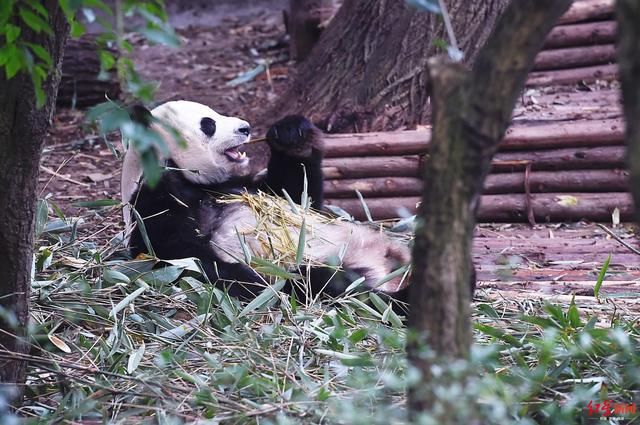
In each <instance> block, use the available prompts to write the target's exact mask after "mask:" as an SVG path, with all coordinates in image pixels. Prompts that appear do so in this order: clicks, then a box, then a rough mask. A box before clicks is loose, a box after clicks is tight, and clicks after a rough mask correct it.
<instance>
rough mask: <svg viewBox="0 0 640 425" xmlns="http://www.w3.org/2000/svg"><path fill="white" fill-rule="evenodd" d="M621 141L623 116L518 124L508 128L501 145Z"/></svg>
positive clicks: (530, 146) (580, 144) (551, 145)
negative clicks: (619, 117)
mask: <svg viewBox="0 0 640 425" xmlns="http://www.w3.org/2000/svg"><path fill="white" fill-rule="evenodd" d="M622 144H624V121H623V120H622V119H608V120H589V121H572V122H566V123H544V124H538V125H517V126H513V127H511V128H509V129H508V130H507V133H506V134H505V139H504V141H503V142H502V143H501V144H500V149H505V150H512V149H527V150H529V149H549V148H560V147H564V148H568V147H584V146H605V145H606V146H612V145H622Z"/></svg>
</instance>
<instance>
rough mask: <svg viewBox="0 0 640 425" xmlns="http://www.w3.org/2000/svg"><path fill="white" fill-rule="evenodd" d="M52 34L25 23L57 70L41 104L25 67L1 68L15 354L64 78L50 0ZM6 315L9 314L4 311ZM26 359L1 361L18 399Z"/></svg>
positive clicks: (2, 267) (55, 10) (6, 326)
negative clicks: (39, 192) (43, 165)
mask: <svg viewBox="0 0 640 425" xmlns="http://www.w3.org/2000/svg"><path fill="white" fill-rule="evenodd" d="M43 4H44V7H46V9H47V10H48V12H49V23H50V25H51V28H52V30H53V35H51V36H48V35H46V34H45V33H44V32H42V33H40V34H35V33H33V32H32V31H30V30H29V29H28V28H27V27H25V26H24V25H23V26H22V34H23V35H22V37H24V39H25V40H26V41H29V42H31V43H35V44H38V45H40V46H42V47H44V48H45V49H46V50H47V51H48V52H49V54H50V55H51V57H52V59H53V69H52V71H51V72H50V75H49V77H48V78H47V79H46V81H44V83H43V89H44V91H45V93H46V95H47V99H46V103H45V105H44V106H43V107H41V108H39V109H38V108H37V107H36V97H35V94H34V89H33V84H32V82H31V77H30V76H29V75H28V74H26V73H24V72H21V73H19V74H18V75H16V76H15V77H13V78H12V79H11V80H7V79H6V77H5V73H4V72H0V187H1V188H2V190H0V205H2V208H0V307H1V308H2V309H3V310H4V311H5V312H6V313H8V314H9V315H11V316H14V318H15V319H16V322H17V326H14V325H12V324H11V323H8V322H7V321H5V320H2V319H0V330H1V332H0V347H1V349H2V350H6V351H11V352H14V353H27V352H28V351H29V346H28V340H27V339H28V335H27V324H28V321H29V289H30V284H31V265H32V260H33V236H34V217H35V206H36V184H37V181H38V169H39V162H40V154H41V152H42V146H43V142H44V136H45V134H46V132H47V129H48V128H49V126H50V123H51V118H52V115H53V110H54V105H55V101H56V92H57V90H58V84H59V82H60V64H61V59H62V53H63V50H64V44H65V41H66V38H67V33H68V24H67V21H66V19H65V16H64V14H63V13H62V10H61V9H60V8H59V7H58V1H57V0H46V1H44V2H43ZM5 317H6V316H5ZM25 376H26V363H25V362H23V361H17V360H15V361H14V360H3V361H0V383H3V384H14V385H16V388H17V394H16V396H17V397H16V400H17V401H18V402H19V400H20V399H21V395H22V392H23V385H24V381H25Z"/></svg>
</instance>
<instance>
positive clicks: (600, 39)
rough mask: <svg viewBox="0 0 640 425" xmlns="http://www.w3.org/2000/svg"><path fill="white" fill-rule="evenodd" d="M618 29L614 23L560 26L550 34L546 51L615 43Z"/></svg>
mask: <svg viewBox="0 0 640 425" xmlns="http://www.w3.org/2000/svg"><path fill="white" fill-rule="evenodd" d="M616 28H617V26H616V23H615V22H614V21H600V22H586V23H582V24H573V25H558V26H557V27H555V28H554V29H553V30H551V32H550V33H549V36H548V37H547V40H546V41H545V43H544V49H558V48H561V47H576V46H590V45H594V44H609V43H614V42H615V41H616Z"/></svg>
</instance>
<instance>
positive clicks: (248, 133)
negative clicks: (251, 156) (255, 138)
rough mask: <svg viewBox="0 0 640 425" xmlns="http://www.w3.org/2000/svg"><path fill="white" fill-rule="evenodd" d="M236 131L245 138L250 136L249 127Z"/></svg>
mask: <svg viewBox="0 0 640 425" xmlns="http://www.w3.org/2000/svg"><path fill="white" fill-rule="evenodd" d="M236 131H237V132H238V133H240V134H244V135H245V136H248V135H250V134H251V127H249V126H248V125H245V126H242V127H240V128H238V129H237V130H236Z"/></svg>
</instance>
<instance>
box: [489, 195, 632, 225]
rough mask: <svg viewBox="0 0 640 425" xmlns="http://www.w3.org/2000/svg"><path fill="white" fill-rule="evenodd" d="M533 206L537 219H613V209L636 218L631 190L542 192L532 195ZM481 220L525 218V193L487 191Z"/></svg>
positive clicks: (555, 220)
mask: <svg viewBox="0 0 640 425" xmlns="http://www.w3.org/2000/svg"><path fill="white" fill-rule="evenodd" d="M531 207H532V210H533V214H534V217H535V218H536V220H537V221H538V222H545V221H547V222H557V221H567V220H569V221H577V220H581V219H585V220H592V221H608V222H610V221H611V214H612V213H613V211H614V209H616V208H618V209H619V211H620V218H621V219H622V220H624V221H629V220H631V219H633V211H634V206H633V200H632V199H631V195H630V194H629V193H619V192H618V193H607V194H606V195H603V194H599V193H573V194H558V193H540V194H534V195H531ZM478 220H479V221H499V222H510V221H526V220H527V211H526V203H525V196H524V195H485V196H483V197H482V200H481V205H480V209H479V211H478Z"/></svg>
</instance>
